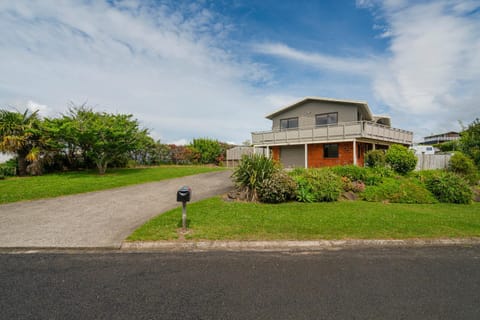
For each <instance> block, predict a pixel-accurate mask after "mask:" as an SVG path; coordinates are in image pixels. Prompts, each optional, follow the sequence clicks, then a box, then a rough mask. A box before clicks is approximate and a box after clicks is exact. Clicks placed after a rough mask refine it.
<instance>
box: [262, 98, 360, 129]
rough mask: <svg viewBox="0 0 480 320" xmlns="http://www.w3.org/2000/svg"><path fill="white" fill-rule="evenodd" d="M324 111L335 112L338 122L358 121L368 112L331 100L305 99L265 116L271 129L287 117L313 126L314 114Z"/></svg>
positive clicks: (300, 124) (323, 112) (302, 125)
mask: <svg viewBox="0 0 480 320" xmlns="http://www.w3.org/2000/svg"><path fill="white" fill-rule="evenodd" d="M325 113H337V114H338V117H337V120H338V122H339V123H340V122H352V121H358V116H359V113H360V118H361V119H365V118H368V114H366V113H365V111H364V110H362V109H361V108H359V107H358V106H357V105H345V104H340V103H337V102H331V101H310V100H309V101H305V102H304V103H303V104H300V105H298V106H297V107H296V108H291V109H288V110H285V111H284V112H280V113H277V114H276V115H273V116H271V118H269V117H268V116H267V118H269V119H271V120H272V130H275V129H280V120H282V119H288V118H298V126H299V127H300V128H302V127H312V126H315V116H316V115H319V114H325Z"/></svg>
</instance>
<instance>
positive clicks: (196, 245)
mask: <svg viewBox="0 0 480 320" xmlns="http://www.w3.org/2000/svg"><path fill="white" fill-rule="evenodd" d="M469 245H480V238H459V239H457V238H455V239H405V240H387V239H368V240H367V239H348V240H313V241H134V242H127V241H124V242H123V243H122V246H121V250H125V251H137V250H155V251H295V250H308V251H316V250H337V249H346V248H355V247H372V248H375V247H378V248H381V247H423V246H469Z"/></svg>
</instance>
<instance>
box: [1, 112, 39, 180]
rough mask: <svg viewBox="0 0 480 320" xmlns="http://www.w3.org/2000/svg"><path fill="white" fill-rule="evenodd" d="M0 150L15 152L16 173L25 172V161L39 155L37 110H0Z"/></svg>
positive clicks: (32, 159) (22, 174) (21, 174)
mask: <svg viewBox="0 0 480 320" xmlns="http://www.w3.org/2000/svg"><path fill="white" fill-rule="evenodd" d="M0 151H2V152H11V153H15V154H16V155H17V161H18V174H19V175H20V176H24V175H26V174H27V161H30V162H32V161H35V160H37V159H38V157H39V155H40V119H39V117H38V110H37V111H34V112H30V111H29V110H25V112H24V113H20V112H18V111H17V112H14V111H8V110H3V109H2V110H0Z"/></svg>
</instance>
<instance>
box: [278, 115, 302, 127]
mask: <svg viewBox="0 0 480 320" xmlns="http://www.w3.org/2000/svg"><path fill="white" fill-rule="evenodd" d="M292 120H296V121H297V126H296V127H290V126H289V124H290V121H292ZM284 121H286V122H287V127H285V128H284V127H283V126H282V123H283V122H284ZM297 128H298V117H291V118H285V119H280V130H289V129H297Z"/></svg>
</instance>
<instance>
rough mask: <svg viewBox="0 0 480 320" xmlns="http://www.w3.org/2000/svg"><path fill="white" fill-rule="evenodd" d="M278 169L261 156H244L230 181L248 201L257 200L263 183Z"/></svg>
mask: <svg viewBox="0 0 480 320" xmlns="http://www.w3.org/2000/svg"><path fill="white" fill-rule="evenodd" d="M279 170H280V168H279V167H278V165H277V164H276V163H275V162H274V161H273V160H272V159H270V158H267V157H265V156H263V155H256V154H254V155H244V156H243V157H242V160H241V161H240V164H239V166H238V167H237V168H236V169H235V171H234V172H233V175H232V179H233V181H234V183H235V185H236V186H237V188H239V189H240V190H241V191H244V192H245V193H246V194H247V199H248V200H249V201H257V200H258V191H259V189H260V187H261V186H262V184H263V182H264V181H265V180H267V179H269V178H271V177H272V175H273V174H274V173H276V172H278V171H279Z"/></svg>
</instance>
